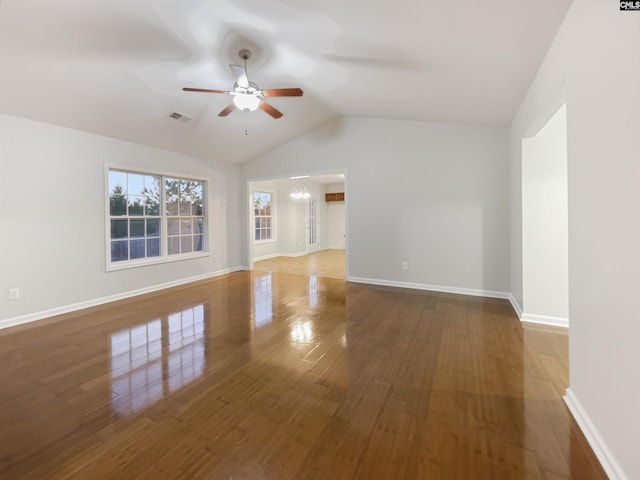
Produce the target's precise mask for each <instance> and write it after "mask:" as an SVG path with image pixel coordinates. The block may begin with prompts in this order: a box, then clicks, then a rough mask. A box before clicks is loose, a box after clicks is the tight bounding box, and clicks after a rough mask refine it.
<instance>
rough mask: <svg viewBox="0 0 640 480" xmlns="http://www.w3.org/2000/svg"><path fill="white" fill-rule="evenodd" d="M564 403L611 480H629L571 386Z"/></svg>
mask: <svg viewBox="0 0 640 480" xmlns="http://www.w3.org/2000/svg"><path fill="white" fill-rule="evenodd" d="M564 403H566V404H567V407H568V408H569V411H570V412H571V414H572V415H573V418H575V420H576V422H577V423H578V426H579V427H580V429H581V430H582V433H583V434H584V436H585V437H586V439H587V442H589V445H591V448H592V449H593V451H594V453H595V454H596V457H598V460H599V461H600V464H601V465H602V468H604V471H605V472H606V474H607V475H608V477H609V478H610V479H611V480H628V479H629V477H627V475H626V474H625V473H624V470H622V467H621V466H620V464H619V463H618V461H617V460H616V458H615V457H614V456H613V453H611V450H609V447H608V446H607V444H606V443H605V441H604V439H603V438H602V436H601V435H600V433H599V432H598V429H597V428H596V427H595V425H594V424H593V422H592V421H591V419H590V418H589V415H588V414H587V412H586V411H585V409H584V408H583V407H582V405H581V403H580V401H579V400H578V398H577V397H576V395H575V393H573V390H571V389H570V388H567V392H566V395H565V396H564Z"/></svg>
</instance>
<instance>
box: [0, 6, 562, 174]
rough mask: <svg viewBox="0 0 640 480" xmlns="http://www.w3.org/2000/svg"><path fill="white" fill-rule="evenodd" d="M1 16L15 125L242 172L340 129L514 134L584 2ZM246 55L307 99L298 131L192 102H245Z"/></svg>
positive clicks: (251, 67)
mask: <svg viewBox="0 0 640 480" xmlns="http://www.w3.org/2000/svg"><path fill="white" fill-rule="evenodd" d="M0 2H1V3H0V61H1V64H0V68H1V77H0V82H1V83H0V112H2V113H7V114H11V115H19V116H23V117H27V118H32V119H35V120H40V121H45V122H49V123H55V124H58V125H62V126H67V127H72V128H76V129H80V130H85V131H89V132H93V133H97V134H101V135H106V136H110V137H115V138H119V139H123V140H128V141H132V142H136V143H141V144H145V145H151V146H155V147H160V148H165V149H169V150H174V151H180V152H184V153H190V154H195V155H199V156H202V157H205V158H215V159H219V160H224V161H231V162H243V161H246V160H247V159H250V158H252V157H254V156H256V155H259V154H260V153H262V152H265V151H267V150H270V149H272V148H274V147H275V146H277V145H279V144H281V143H283V142H286V141H288V140H290V139H292V138H294V137H296V136H299V135H301V134H303V133H305V132H307V131H309V130H311V129H312V128H314V127H316V126H318V125H320V124H322V123H325V122H327V121H329V120H331V119H333V118H336V117H340V116H351V117H353V116H355V117H370V118H388V119H402V120H423V121H443V122H459V123H472V124H484V125H507V124H508V123H509V122H510V120H511V119H512V117H513V115H514V114H515V111H516V109H517V108H518V106H519V104H520V102H521V100H522V98H523V96H524V94H525V93H526V91H527V88H528V87H529V84H530V83H531V81H532V80H533V77H534V75H535V73H536V71H537V69H538V67H539V65H540V62H541V61H542V58H543V57H544V54H545V53H546V50H547V48H548V46H549V45H550V43H551V41H552V39H553V36H554V34H555V32H556V31H557V29H558V27H559V25H560V22H561V21H562V18H563V17H564V14H565V13H566V11H567V9H568V7H569V4H570V3H571V0H527V1H525V0H483V1H463V0H458V1H455V0H375V1H372V0H348V1H346V0H323V1H311V0H57V1H52V0H0ZM241 48H249V49H250V50H251V51H252V53H253V56H252V58H251V59H250V60H249V62H248V71H249V78H250V80H252V81H253V82H256V83H257V84H258V85H259V86H260V87H261V88H280V87H300V88H302V89H303V90H304V96H303V97H301V98H273V99H270V100H269V101H270V103H271V104H272V105H273V106H275V107H276V108H278V109H279V110H281V111H282V112H283V113H284V117H283V118H281V119H278V120H275V119H273V118H271V117H269V116H268V115H267V114H266V113H264V112H262V111H260V110H258V111H256V112H252V113H248V114H247V113H244V112H240V111H237V110H236V111H234V112H233V113H231V115H230V116H229V117H226V118H221V117H218V116H217V114H218V112H219V111H220V110H222V109H223V108H224V107H225V106H226V105H228V103H229V100H230V98H229V97H228V96H225V95H217V94H205V93H189V92H183V91H182V90H181V89H182V87H185V86H188V87H200V88H213V89H222V90H226V89H230V88H231V87H232V85H233V82H234V78H233V76H232V75H231V72H230V71H229V68H228V64H229V63H241V61H240V59H239V58H238V55H237V53H238V51H239V50H240V49H241ZM171 112H179V113H181V114H184V115H186V116H188V117H191V118H192V120H191V121H190V122H184V121H178V120H173V119H171V118H169V117H168V115H169V114H170V113H171ZM245 125H246V128H247V131H248V135H245V133H244V132H245Z"/></svg>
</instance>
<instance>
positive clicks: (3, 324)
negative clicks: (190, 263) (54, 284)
mask: <svg viewBox="0 0 640 480" xmlns="http://www.w3.org/2000/svg"><path fill="white" fill-rule="evenodd" d="M241 270H248V268H247V267H234V268H227V269H224V270H218V271H217V272H213V273H206V274H203V275H196V276H193V277H188V278H183V279H180V280H175V281H173V282H167V283H161V284H159V285H152V286H150V287H144V288H139V289H137V290H130V291H127V292H123V293H116V294H114V295H108V296H106V297H101V298H95V299H92V300H86V301H84V302H78V303H73V304H71V305H65V306H62V307H56V308H52V309H49V310H43V311H40V312H35V313H30V314H27V315H22V316H19V317H12V318H6V319H4V320H0V330H1V329H4V328H9V327H15V326H17V325H23V324H25V323H30V322H35V321H37V320H42V319H44V318H49V317H53V316H56V315H62V314H64V313H71V312H75V311H77V310H82V309H85V308H90V307H96V306H98V305H103V304H105V303H110V302H115V301H117V300H124V299H125V298H131V297H135V296H137V295H143V294H145V293H152V292H157V291H159V290H164V289H167V288H171V287H177V286H180V285H185V284H187V283H192V282H197V281H199V280H206V279H209V278H213V277H219V276H220V275H226V274H227V273H232V272H238V271H241Z"/></svg>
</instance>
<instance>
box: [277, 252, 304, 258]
mask: <svg viewBox="0 0 640 480" xmlns="http://www.w3.org/2000/svg"><path fill="white" fill-rule="evenodd" d="M306 254H307V252H306V251H304V252H298V253H281V254H280V256H281V257H304V256H305V255H306Z"/></svg>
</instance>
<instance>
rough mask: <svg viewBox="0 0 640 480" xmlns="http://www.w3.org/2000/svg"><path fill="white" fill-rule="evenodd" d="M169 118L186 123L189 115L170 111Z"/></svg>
mask: <svg viewBox="0 0 640 480" xmlns="http://www.w3.org/2000/svg"><path fill="white" fill-rule="evenodd" d="M169 118H173V119H174V120H180V121H181V122H184V123H188V122H190V121H191V117H187V116H186V115H183V114H182V113H178V112H171V113H170V114H169Z"/></svg>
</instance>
